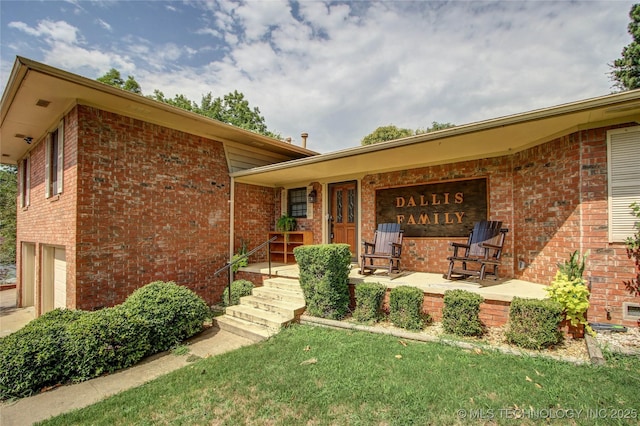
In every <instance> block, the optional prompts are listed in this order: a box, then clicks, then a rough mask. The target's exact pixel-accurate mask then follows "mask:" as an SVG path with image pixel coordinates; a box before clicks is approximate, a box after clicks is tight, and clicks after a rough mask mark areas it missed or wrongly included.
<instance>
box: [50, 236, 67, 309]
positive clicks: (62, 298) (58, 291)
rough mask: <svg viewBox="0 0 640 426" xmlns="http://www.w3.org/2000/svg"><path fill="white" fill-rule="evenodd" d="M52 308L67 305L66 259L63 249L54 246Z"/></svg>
mask: <svg viewBox="0 0 640 426" xmlns="http://www.w3.org/2000/svg"><path fill="white" fill-rule="evenodd" d="M53 271H54V272H53V288H54V302H53V307H54V308H66V307H67V261H66V258H65V253H64V249H61V248H57V247H56V248H55V255H54V260H53Z"/></svg>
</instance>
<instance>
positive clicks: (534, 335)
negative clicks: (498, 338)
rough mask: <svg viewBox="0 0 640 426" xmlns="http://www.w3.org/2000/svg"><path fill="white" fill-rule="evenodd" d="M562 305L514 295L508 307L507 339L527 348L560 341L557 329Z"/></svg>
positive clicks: (546, 345) (544, 345)
mask: <svg viewBox="0 0 640 426" xmlns="http://www.w3.org/2000/svg"><path fill="white" fill-rule="evenodd" d="M562 312H563V307H562V305H561V304H560V303H558V302H556V301H554V300H551V299H544V300H537V299H523V298H520V297H514V298H513V301H512V302H511V307H510V308H509V326H508V328H507V332H506V336H507V341H509V342H510V343H514V344H516V345H518V346H521V347H523V348H527V349H542V348H546V347H548V346H552V345H556V344H558V343H560V342H561V341H562V333H561V332H560V330H559V329H558V326H559V325H560V322H561V321H562Z"/></svg>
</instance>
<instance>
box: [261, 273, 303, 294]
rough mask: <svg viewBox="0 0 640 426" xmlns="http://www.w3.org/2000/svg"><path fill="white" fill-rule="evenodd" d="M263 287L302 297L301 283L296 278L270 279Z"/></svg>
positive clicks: (265, 281)
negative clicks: (286, 291)
mask: <svg viewBox="0 0 640 426" xmlns="http://www.w3.org/2000/svg"><path fill="white" fill-rule="evenodd" d="M263 287H266V288H277V289H281V290H289V291H293V292H295V293H300V294H301V295H302V288H301V287H300V281H299V280H297V279H295V278H283V277H277V278H269V279H266V280H264V282H263Z"/></svg>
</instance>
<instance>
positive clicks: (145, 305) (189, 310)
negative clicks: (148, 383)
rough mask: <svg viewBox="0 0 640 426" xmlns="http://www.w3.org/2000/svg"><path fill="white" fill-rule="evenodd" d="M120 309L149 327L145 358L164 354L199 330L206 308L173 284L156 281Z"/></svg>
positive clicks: (192, 294) (134, 293) (193, 296)
mask: <svg viewBox="0 0 640 426" xmlns="http://www.w3.org/2000/svg"><path fill="white" fill-rule="evenodd" d="M122 307H123V308H124V309H125V310H127V311H128V312H129V314H130V315H132V316H137V317H138V318H139V319H140V320H142V321H143V322H144V323H145V324H146V325H147V326H148V327H149V330H148V331H149V345H150V346H149V351H148V354H152V353H156V352H160V351H166V350H168V349H170V348H171V347H173V346H174V345H175V344H176V343H179V342H181V341H183V340H184V339H186V338H188V337H191V336H193V335H194V334H196V333H198V332H199V331H201V330H202V326H203V323H204V320H205V319H206V318H207V317H208V316H209V308H208V307H207V304H206V303H205V301H204V300H202V298H200V297H199V296H198V295H197V294H195V293H194V292H193V291H191V290H189V289H188V288H186V287H183V286H180V285H177V284H176V283H174V282H162V281H155V282H152V283H150V284H147V285H145V286H144V287H142V288H139V289H138V290H136V291H134V292H133V293H132V294H131V295H130V296H129V297H128V298H127V300H125V302H124V303H123V304H122Z"/></svg>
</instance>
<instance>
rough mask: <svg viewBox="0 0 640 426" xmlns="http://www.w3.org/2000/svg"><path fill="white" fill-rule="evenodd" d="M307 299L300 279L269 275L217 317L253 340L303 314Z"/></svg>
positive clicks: (219, 322) (224, 326)
mask: <svg viewBox="0 0 640 426" xmlns="http://www.w3.org/2000/svg"><path fill="white" fill-rule="evenodd" d="M304 309H305V301H304V295H303V293H302V289H301V288H300V284H299V282H298V280H295V279H290V278H270V279H268V280H265V281H264V285H263V287H256V288H254V289H253V291H252V295H251V296H245V297H241V298H240V304H239V305H234V306H229V307H227V309H226V312H225V315H223V316H221V317H218V318H216V319H215V321H216V323H217V325H218V327H220V329H222V330H227V331H230V332H232V333H235V334H238V335H240V336H243V337H246V338H249V339H251V340H254V341H260V340H265V339H268V338H269V337H271V336H273V335H274V334H276V333H277V332H278V331H279V330H280V328H282V327H283V326H285V325H288V324H290V323H291V322H293V321H296V320H298V319H299V318H300V315H302V313H303V312H304Z"/></svg>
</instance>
